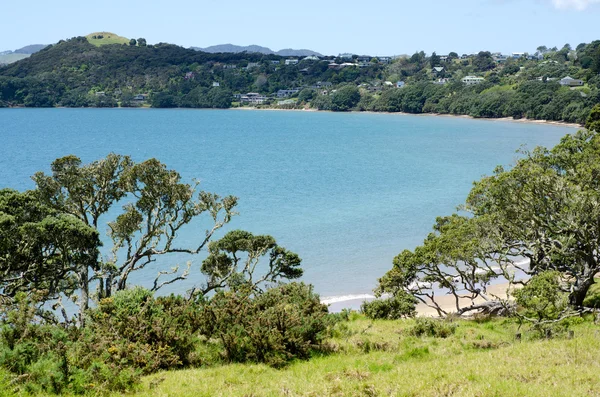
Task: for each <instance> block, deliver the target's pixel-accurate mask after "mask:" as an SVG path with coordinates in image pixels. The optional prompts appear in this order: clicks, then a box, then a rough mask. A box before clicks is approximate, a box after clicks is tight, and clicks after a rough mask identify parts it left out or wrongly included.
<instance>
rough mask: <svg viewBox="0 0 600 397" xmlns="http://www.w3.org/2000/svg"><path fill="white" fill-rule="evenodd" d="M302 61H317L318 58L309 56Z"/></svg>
mask: <svg viewBox="0 0 600 397" xmlns="http://www.w3.org/2000/svg"><path fill="white" fill-rule="evenodd" d="M302 60H303V61H318V60H319V57H317V56H314V55H309V56H307V57H304V58H302Z"/></svg>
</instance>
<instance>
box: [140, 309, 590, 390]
mask: <svg viewBox="0 0 600 397" xmlns="http://www.w3.org/2000/svg"><path fill="white" fill-rule="evenodd" d="M354 317H355V318H354V319H353V320H352V321H350V322H349V323H344V324H342V325H341V327H340V329H339V332H338V335H337V337H335V338H333V339H332V340H330V341H329V342H328V343H329V345H330V348H331V350H332V353H331V354H329V355H326V356H320V357H314V358H313V359H311V360H310V361H306V362H302V361H301V362H296V363H293V364H292V365H290V366H288V367H287V368H285V369H282V370H277V369H273V368H269V367H267V366H264V365H243V364H234V365H233V364H232V365H225V366H220V367H215V368H206V369H194V370H183V371H169V372H163V373H158V374H155V375H152V376H149V377H146V378H144V379H143V382H142V385H141V386H140V388H139V389H138V391H137V392H136V393H132V394H133V395H139V396H165V397H166V396H187V395H194V396H247V397H250V396H253V397H258V396H600V377H599V376H598V374H599V370H600V333H599V330H600V327H597V326H595V325H594V324H592V323H591V322H586V323H584V324H580V325H577V326H575V327H573V330H574V331H575V338H573V339H567V338H566V337H557V338H555V339H551V340H539V339H534V338H533V335H532V334H530V333H527V332H524V333H523V341H521V342H518V341H516V340H515V338H514V336H515V333H516V332H517V324H515V323H512V322H507V321H503V320H496V321H489V322H484V323H476V322H473V321H460V322H458V328H457V331H456V333H455V334H454V335H452V336H450V337H448V338H446V339H441V338H432V337H423V338H417V337H414V336H410V335H408V333H407V332H406V330H407V329H408V328H410V327H411V326H412V324H413V321H412V320H407V321H375V322H372V321H369V320H366V319H364V318H362V317H359V316H354Z"/></svg>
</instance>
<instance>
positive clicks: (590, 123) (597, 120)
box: [585, 104, 600, 133]
mask: <svg viewBox="0 0 600 397" xmlns="http://www.w3.org/2000/svg"><path fill="white" fill-rule="evenodd" d="M585 128H587V129H588V130H590V131H596V132H598V133H600V104H598V105H596V106H594V107H593V108H592V110H591V111H590V115H589V116H588V118H587V120H586V122H585Z"/></svg>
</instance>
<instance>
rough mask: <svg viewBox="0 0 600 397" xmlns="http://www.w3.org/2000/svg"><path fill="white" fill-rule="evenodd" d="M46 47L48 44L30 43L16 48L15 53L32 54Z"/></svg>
mask: <svg viewBox="0 0 600 397" xmlns="http://www.w3.org/2000/svg"><path fill="white" fill-rule="evenodd" d="M46 47H48V44H30V45H26V46H25V47H23V48H19V49H18V50H14V51H13V53H15V54H28V55H31V54H35V53H36V52H38V51H39V50H41V49H43V48H46Z"/></svg>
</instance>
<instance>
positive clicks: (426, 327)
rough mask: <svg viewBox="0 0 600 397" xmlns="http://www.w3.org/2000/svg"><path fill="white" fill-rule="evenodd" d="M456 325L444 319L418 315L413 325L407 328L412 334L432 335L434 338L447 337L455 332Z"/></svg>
mask: <svg viewBox="0 0 600 397" xmlns="http://www.w3.org/2000/svg"><path fill="white" fill-rule="evenodd" d="M456 327H457V325H456V324H454V323H451V322H448V321H446V320H436V319H433V318H424V317H418V318H416V319H415V325H414V326H413V327H412V328H410V329H409V331H408V332H409V334H410V335H413V336H419V337H420V336H432V337H434V338H447V337H449V336H450V335H453V334H454V333H455V332H456Z"/></svg>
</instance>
